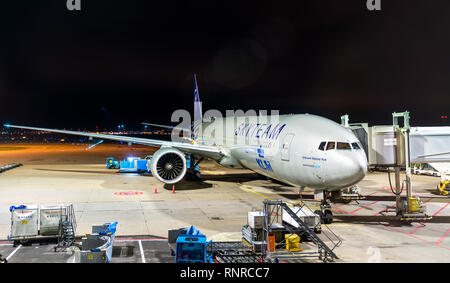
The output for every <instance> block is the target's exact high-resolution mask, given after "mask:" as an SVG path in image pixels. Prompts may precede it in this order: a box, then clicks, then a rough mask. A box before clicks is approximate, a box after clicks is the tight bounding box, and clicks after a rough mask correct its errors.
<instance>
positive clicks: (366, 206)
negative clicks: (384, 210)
mask: <svg viewBox="0 0 450 283" xmlns="http://www.w3.org/2000/svg"><path fill="white" fill-rule="evenodd" d="M377 202H378V201H374V202H372V203H369V204H368V205H365V206H361V207H360V208H357V209H355V210H353V211H352V212H350V214H354V213H355V212H357V211H359V210H361V209H363V208H368V207H369V206H371V205H373V204H376V203H377Z"/></svg>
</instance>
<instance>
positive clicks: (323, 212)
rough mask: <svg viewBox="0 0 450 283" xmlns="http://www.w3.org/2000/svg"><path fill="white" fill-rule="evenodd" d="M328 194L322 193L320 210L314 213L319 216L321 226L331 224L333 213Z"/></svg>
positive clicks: (326, 192)
mask: <svg viewBox="0 0 450 283" xmlns="http://www.w3.org/2000/svg"><path fill="white" fill-rule="evenodd" d="M329 199H330V193H329V192H328V191H323V199H322V201H321V203H320V210H316V211H314V213H315V214H317V215H319V216H320V220H321V222H322V224H331V223H333V211H332V210H331V205H330V201H329Z"/></svg>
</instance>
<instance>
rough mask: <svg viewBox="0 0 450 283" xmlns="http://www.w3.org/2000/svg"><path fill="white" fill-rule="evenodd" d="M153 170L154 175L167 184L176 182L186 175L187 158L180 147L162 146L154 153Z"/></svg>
mask: <svg viewBox="0 0 450 283" xmlns="http://www.w3.org/2000/svg"><path fill="white" fill-rule="evenodd" d="M150 167H151V170H152V174H153V176H155V177H156V178H157V179H158V180H160V181H161V182H163V183H166V184H175V183H177V182H179V181H181V180H182V179H183V178H184V175H186V158H185V157H184V154H183V153H182V152H181V151H179V150H178V149H175V148H171V147H166V148H161V149H159V150H158V151H156V152H155V154H153V158H152V163H151V166H150Z"/></svg>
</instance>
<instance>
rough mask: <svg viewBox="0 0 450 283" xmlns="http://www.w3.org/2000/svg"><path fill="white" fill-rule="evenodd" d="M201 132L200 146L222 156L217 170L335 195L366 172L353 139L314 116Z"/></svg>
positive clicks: (211, 126) (219, 125)
mask: <svg viewBox="0 0 450 283" xmlns="http://www.w3.org/2000/svg"><path fill="white" fill-rule="evenodd" d="M274 117H275V118H274ZM275 119H276V120H275ZM202 132H203V135H202V139H201V143H202V144H205V145H213V146H218V147H221V148H222V149H223V150H224V151H225V152H227V153H228V157H225V158H223V159H222V160H221V161H219V164H221V165H223V166H226V167H230V168H247V169H250V170H252V171H254V172H257V173H259V174H262V175H265V176H267V177H270V178H273V179H276V180H279V181H281V182H285V183H288V184H291V185H294V186H300V187H309V188H313V189H316V190H338V189H342V188H345V187H349V186H352V185H354V184H356V183H358V182H359V181H360V180H362V179H363V178H364V176H365V174H366V171H367V159H366V155H365V153H364V150H363V149H362V148H361V145H360V144H359V140H358V139H357V138H356V136H355V135H354V134H353V133H352V132H351V131H350V130H349V129H346V128H344V127H343V126H341V125H339V124H337V123H335V122H333V121H331V120H329V119H326V118H323V117H320V116H316V115H310V114H303V115H280V116H273V117H271V116H259V117H256V116H253V117H237V118H236V117H230V118H217V119H215V120H214V121H213V122H209V123H203V124H202ZM220 133H223V134H222V135H220ZM327 147H328V150H327Z"/></svg>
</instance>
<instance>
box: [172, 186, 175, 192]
mask: <svg viewBox="0 0 450 283" xmlns="http://www.w3.org/2000/svg"><path fill="white" fill-rule="evenodd" d="M174 193H175V185H173V186H172V194H174Z"/></svg>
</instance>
